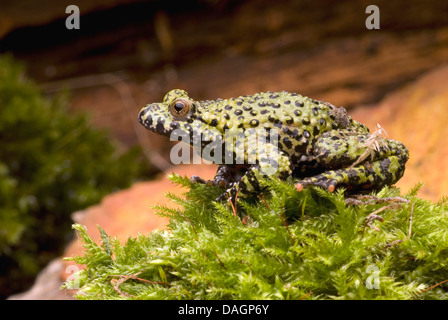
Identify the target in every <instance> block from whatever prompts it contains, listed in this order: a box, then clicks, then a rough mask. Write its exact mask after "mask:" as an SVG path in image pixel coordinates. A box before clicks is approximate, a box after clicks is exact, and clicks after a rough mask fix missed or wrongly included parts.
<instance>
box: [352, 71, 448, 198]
mask: <svg viewBox="0 0 448 320" xmlns="http://www.w3.org/2000/svg"><path fill="white" fill-rule="evenodd" d="M447 80H448V65H447V66H443V67H440V68H437V69H435V70H433V71H431V72H429V73H427V74H425V75H424V76H422V77H421V78H419V79H418V80H416V81H415V82H413V83H411V84H410V85H407V86H406V87H404V88H402V89H401V90H399V91H396V92H393V93H391V94H389V95H387V96H386V97H385V98H384V99H383V100H382V101H381V102H380V103H379V104H378V105H376V106H364V107H360V108H357V109H356V110H353V111H352V112H351V115H352V116H353V118H354V119H356V120H358V121H360V122H362V123H364V124H366V125H367V126H369V128H370V129H371V130H372V129H373V130H374V129H375V127H376V124H377V123H379V124H380V125H381V126H382V127H383V128H384V129H385V130H386V131H387V133H388V136H389V138H391V139H395V140H398V141H401V142H403V143H404V144H405V145H406V146H407V147H408V149H409V153H410V159H409V161H408V163H407V166H406V172H405V174H404V176H403V178H402V179H401V180H400V181H399V182H398V183H397V186H398V187H400V188H401V189H402V191H403V192H406V191H407V190H409V189H410V188H412V187H414V186H415V185H416V184H417V183H418V182H423V183H424V186H423V188H422V189H421V191H420V193H419V196H420V197H422V198H425V199H430V200H434V201H437V200H438V199H440V197H442V196H444V195H446V194H448V176H447V174H448V172H447V170H446V168H447V166H448V162H447V161H448V144H447V143H446V139H447V136H448V126H447V122H446V121H447V120H448V108H447V107H448V88H447V86H446V83H447Z"/></svg>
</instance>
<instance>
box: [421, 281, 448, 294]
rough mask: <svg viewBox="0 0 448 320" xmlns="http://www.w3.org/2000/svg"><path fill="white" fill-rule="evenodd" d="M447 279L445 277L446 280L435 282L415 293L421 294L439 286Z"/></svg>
mask: <svg viewBox="0 0 448 320" xmlns="http://www.w3.org/2000/svg"><path fill="white" fill-rule="evenodd" d="M447 281H448V279H447V280H443V281H442V282H439V283H437V284H435V285H433V286H431V287H429V288H427V289H425V290H423V291H420V292H419V293H417V294H422V293H423V292H426V291H429V290H431V289H434V288H435V287H437V286H440V285H441V284H444V283H445V282H447Z"/></svg>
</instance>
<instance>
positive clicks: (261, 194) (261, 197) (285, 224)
mask: <svg viewBox="0 0 448 320" xmlns="http://www.w3.org/2000/svg"><path fill="white" fill-rule="evenodd" d="M258 198H259V199H262V200H263V202H264V205H265V206H266V208H267V209H268V210H270V208H269V205H268V202H267V201H266V198H265V197H264V194H263V192H262V193H260V196H258ZM277 214H278V216H279V217H280V219H282V221H283V224H284V226H285V228H286V231H288V234H289V237H290V238H291V241H292V243H295V240H294V238H293V236H292V234H291V231H289V228H288V224H287V223H286V220H285V218H283V216H282V215H281V214H280V213H278V212H277Z"/></svg>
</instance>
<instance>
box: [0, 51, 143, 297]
mask: <svg viewBox="0 0 448 320" xmlns="http://www.w3.org/2000/svg"><path fill="white" fill-rule="evenodd" d="M66 106H67V95H63V96H59V97H56V98H53V99H46V98H44V97H43V95H42V94H41V92H40V90H39V89H38V87H37V86H36V85H35V84H34V83H33V82H32V81H30V80H29V79H27V77H26V75H25V74H24V73H23V68H22V66H21V65H20V64H18V63H17V62H16V61H14V60H13V59H12V58H11V57H9V56H0V298H4V297H6V296H8V295H9V294H12V293H14V292H18V291H22V290H25V289H26V288H27V287H28V286H29V285H31V284H32V281H33V279H34V277H35V275H36V274H37V272H38V271H39V270H40V269H41V268H42V267H43V266H44V265H45V264H46V263H48V261H49V260H50V259H52V258H54V257H56V256H58V255H59V254H61V251H62V249H63V247H64V244H65V243H66V242H67V241H68V240H69V238H70V235H71V233H72V231H71V228H70V226H71V223H72V222H71V219H70V214H72V213H73V212H75V211H77V210H80V209H83V208H86V207H87V206H89V205H91V204H94V203H97V202H99V201H100V199H101V198H102V197H103V196H104V195H106V194H107V193H110V192H113V191H114V190H118V189H120V188H124V187H127V186H129V185H130V183H131V182H132V181H133V180H135V179H138V178H143V177H147V176H148V174H149V173H150V171H149V170H148V169H145V168H147V167H149V166H148V165H147V164H146V163H145V161H144V160H143V157H142V156H141V152H140V150H138V149H132V150H130V151H129V152H126V153H122V154H118V153H117V152H116V151H115V150H116V146H115V145H114V144H113V143H112V142H111V141H110V137H109V135H108V134H107V133H106V132H104V131H100V130H98V129H94V128H92V127H91V126H90V124H89V122H88V120H87V118H86V116H85V115H81V114H79V113H78V114H71V113H69V112H68V111H67V110H66Z"/></svg>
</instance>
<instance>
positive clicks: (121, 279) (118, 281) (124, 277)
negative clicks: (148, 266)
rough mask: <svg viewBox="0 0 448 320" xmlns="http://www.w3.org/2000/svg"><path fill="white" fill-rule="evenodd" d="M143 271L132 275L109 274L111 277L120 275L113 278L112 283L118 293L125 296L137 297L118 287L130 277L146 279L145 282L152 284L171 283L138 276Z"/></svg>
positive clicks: (140, 279)
mask: <svg viewBox="0 0 448 320" xmlns="http://www.w3.org/2000/svg"><path fill="white" fill-rule="evenodd" d="M142 272H143V271H140V272H138V273H136V274H131V275H122V274H113V275H109V277H118V278H119V279H111V283H114V284H113V288H114V290H115V292H116V293H118V294H119V295H123V296H127V297H135V296H134V295H132V294H129V293H127V292H123V291H121V290H120V289H119V288H118V287H119V286H120V285H121V284H122V283H123V282H125V281H127V280H128V279H134V280H139V281H144V282H148V283H152V284H163V285H170V283H169V282H163V281H151V280H146V279H143V278H139V277H137V276H138V275H139V274H140V273H142Z"/></svg>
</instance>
